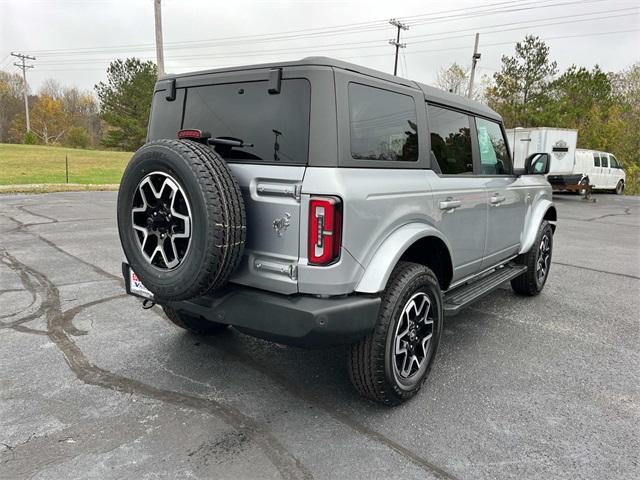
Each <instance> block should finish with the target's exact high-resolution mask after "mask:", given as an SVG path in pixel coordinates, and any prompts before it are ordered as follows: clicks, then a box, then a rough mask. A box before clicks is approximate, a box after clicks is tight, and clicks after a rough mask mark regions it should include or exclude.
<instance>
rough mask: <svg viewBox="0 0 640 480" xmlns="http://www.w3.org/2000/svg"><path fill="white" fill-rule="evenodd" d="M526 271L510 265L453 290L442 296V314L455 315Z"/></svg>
mask: <svg viewBox="0 0 640 480" xmlns="http://www.w3.org/2000/svg"><path fill="white" fill-rule="evenodd" d="M526 271H527V266H526V265H517V264H514V263H510V264H508V265H505V266H504V267H501V268H498V269H497V270H494V271H493V272H491V273H489V274H487V275H485V276H484V277H482V278H480V279H478V280H474V281H473V282H471V283H466V284H464V285H461V286H459V287H456V288H454V289H453V290H451V291H448V292H446V293H445V294H444V313H445V314H446V315H455V314H456V313H458V312H459V311H460V309H462V308H463V307H466V306H467V305H469V304H470V303H471V302H474V301H476V300H478V299H479V298H480V297H483V296H484V295H486V294H488V293H491V292H492V291H493V290H495V289H496V288H497V287H498V286H499V285H501V284H502V283H504V282H506V281H509V280H511V279H513V278H516V277H517V276H519V275H522V274H523V273H524V272H526Z"/></svg>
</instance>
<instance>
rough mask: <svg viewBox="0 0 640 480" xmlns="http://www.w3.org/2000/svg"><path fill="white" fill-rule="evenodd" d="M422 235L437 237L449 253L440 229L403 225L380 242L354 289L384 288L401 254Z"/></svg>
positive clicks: (377, 289)
mask: <svg viewBox="0 0 640 480" xmlns="http://www.w3.org/2000/svg"><path fill="white" fill-rule="evenodd" d="M424 237H437V238H439V239H440V240H442V242H443V243H444V244H445V245H446V247H447V249H448V250H449V253H451V246H450V245H449V242H448V241H447V240H446V238H445V237H444V235H442V233H441V232H440V231H438V230H437V229H435V228H434V227H432V226H431V225H427V224H425V223H419V222H415V223H409V224H407V225H403V226H402V227H400V228H398V229H397V230H395V231H394V232H393V233H391V234H390V235H389V236H388V237H387V238H386V239H385V240H384V241H383V242H382V243H381V244H380V246H379V247H378V249H377V250H376V253H375V254H374V255H373V257H372V258H371V261H370V262H369V264H368V265H367V266H366V268H365V272H364V274H363V275H362V278H361V279H360V281H359V282H358V285H357V286H356V289H355V291H356V292H359V293H377V292H381V291H382V290H384V289H385V287H386V285H387V281H388V280H389V277H390V276H391V272H392V271H393V269H394V268H395V266H396V264H397V263H398V261H399V260H400V258H401V257H402V255H403V254H404V253H405V252H406V251H407V249H409V247H411V245H413V244H414V243H415V242H416V241H418V240H420V239H421V238H424Z"/></svg>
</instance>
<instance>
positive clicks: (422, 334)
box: [393, 292, 434, 381]
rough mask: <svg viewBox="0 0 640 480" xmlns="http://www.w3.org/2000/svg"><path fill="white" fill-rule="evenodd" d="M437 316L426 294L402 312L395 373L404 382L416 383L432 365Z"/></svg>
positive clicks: (395, 347) (396, 339)
mask: <svg viewBox="0 0 640 480" xmlns="http://www.w3.org/2000/svg"><path fill="white" fill-rule="evenodd" d="M433 314H434V311H433V308H432V304H431V300H430V299H429V296H428V295H427V294H426V293H424V292H417V293H415V294H414V295H413V296H412V297H411V298H410V299H409V300H408V301H407V303H406V304H405V306H404V308H403V309H402V313H401V314H400V319H399V321H398V324H397V325H396V331H395V336H394V344H393V371H394V375H395V376H396V377H398V378H399V379H400V380H405V381H406V380H412V379H413V378H414V377H416V376H417V375H418V374H419V372H421V371H422V369H423V368H422V367H423V366H424V365H425V364H426V363H427V362H428V359H429V356H430V350H431V344H432V341H431V340H432V338H433V333H434V332H433V320H434V319H433Z"/></svg>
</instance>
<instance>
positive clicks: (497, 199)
mask: <svg viewBox="0 0 640 480" xmlns="http://www.w3.org/2000/svg"><path fill="white" fill-rule="evenodd" d="M505 200H506V198H504V197H503V196H502V195H498V194H497V193H494V194H493V195H491V198H489V203H491V205H494V206H496V207H497V206H498V205H500V204H501V203H502V202H504V201H505Z"/></svg>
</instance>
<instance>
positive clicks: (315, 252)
mask: <svg viewBox="0 0 640 480" xmlns="http://www.w3.org/2000/svg"><path fill="white" fill-rule="evenodd" d="M341 242H342V202H341V201H340V199H339V198H337V197H311V200H310V201H309V243H308V254H307V256H308V258H309V264H310V265H329V264H330V263H333V262H335V261H336V260H338V259H339V258H340V247H341Z"/></svg>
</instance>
